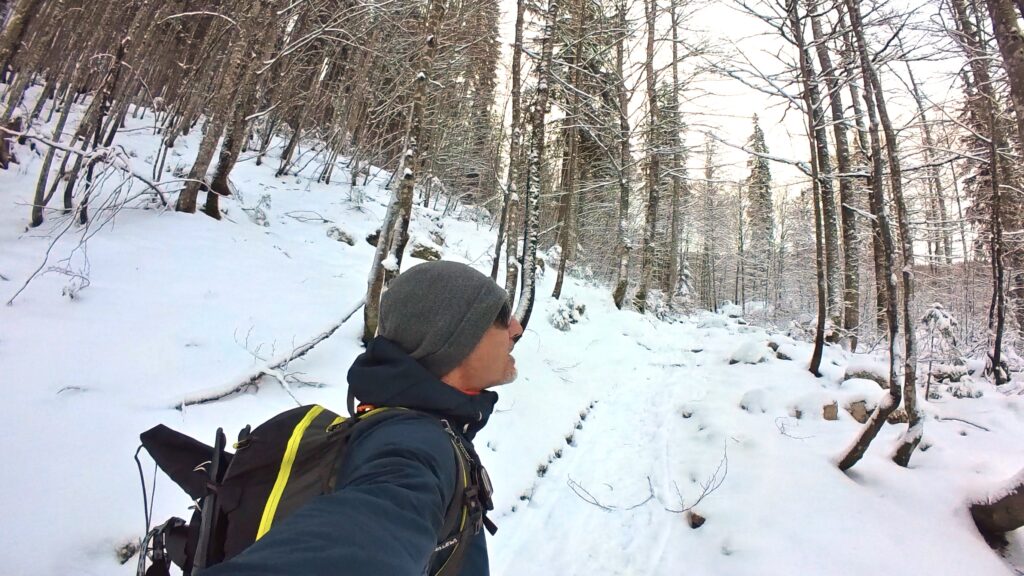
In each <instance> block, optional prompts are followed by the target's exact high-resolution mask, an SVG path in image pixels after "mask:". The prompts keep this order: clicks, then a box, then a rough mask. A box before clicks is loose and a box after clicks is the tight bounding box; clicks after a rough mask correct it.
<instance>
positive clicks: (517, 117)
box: [491, 0, 526, 298]
mask: <svg viewBox="0 0 1024 576" xmlns="http://www.w3.org/2000/svg"><path fill="white" fill-rule="evenodd" d="M525 12H526V1H525V0H516V31H515V42H514V43H513V45H512V126H511V129H510V130H509V142H508V175H507V177H506V178H505V199H504V202H503V203H502V206H501V222H500V223H499V225H498V239H497V240H496V241H495V242H494V264H493V265H492V266H491V279H492V280H497V279H498V264H499V263H500V262H501V245H502V243H503V242H504V240H505V234H506V233H507V234H508V237H509V240H510V241H511V242H510V243H514V239H515V238H517V237H518V236H517V235H516V228H515V226H514V222H515V220H516V217H517V216H518V212H519V210H518V208H519V196H518V190H519V189H518V186H517V182H518V176H519V175H518V174H517V173H516V170H517V169H518V168H519V166H518V165H517V164H518V161H519V148H520V147H521V146H522V142H523V121H522V111H521V108H522V90H523V89H522V85H521V80H520V77H521V74H522V68H523V64H522V61H523V25H524V23H523V21H524V16H525ZM506 231H507V232H506ZM514 273H515V267H514V266H508V267H506V270H505V274H506V276H505V288H506V292H508V295H509V298H515V294H514V293H515V287H514V286H512V289H511V290H508V288H509V282H514V280H513V281H510V280H509V276H508V275H509V274H514Z"/></svg>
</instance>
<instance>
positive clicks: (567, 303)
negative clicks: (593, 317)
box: [548, 297, 587, 332]
mask: <svg viewBox="0 0 1024 576" xmlns="http://www.w3.org/2000/svg"><path fill="white" fill-rule="evenodd" d="M586 311H587V307H586V306H585V305H583V304H577V303H576V302H575V301H574V300H573V299H572V298H571V297H570V298H566V299H565V300H562V301H560V302H559V303H558V308H557V309H556V310H555V311H554V312H552V313H551V315H550V316H548V322H550V323H551V325H552V326H554V327H555V328H557V329H559V330H561V331H562V332H568V331H569V328H570V327H571V326H572V325H573V324H577V323H579V321H580V320H582V319H583V314H584V313H585V312H586Z"/></svg>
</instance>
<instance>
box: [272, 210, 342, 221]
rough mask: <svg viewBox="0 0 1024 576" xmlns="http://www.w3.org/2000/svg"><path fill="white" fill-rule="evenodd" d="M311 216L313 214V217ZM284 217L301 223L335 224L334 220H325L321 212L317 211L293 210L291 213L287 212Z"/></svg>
mask: <svg viewBox="0 0 1024 576" xmlns="http://www.w3.org/2000/svg"><path fill="white" fill-rule="evenodd" d="M310 214H313V216H310ZM284 215H285V216H287V217H289V218H294V219H295V220H298V221H299V222H303V223H305V222H322V223H324V224H334V221H333V220H328V219H327V218H324V217H323V216H322V215H321V214H320V213H319V212H316V211H315V210H293V211H291V212H285V213H284Z"/></svg>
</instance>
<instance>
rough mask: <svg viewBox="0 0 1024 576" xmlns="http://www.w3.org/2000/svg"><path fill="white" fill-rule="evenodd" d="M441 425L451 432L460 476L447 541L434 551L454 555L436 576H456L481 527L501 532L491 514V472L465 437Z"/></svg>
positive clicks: (447, 521) (450, 509) (446, 529)
mask: <svg viewBox="0 0 1024 576" xmlns="http://www.w3.org/2000/svg"><path fill="white" fill-rule="evenodd" d="M441 425H442V426H443V427H444V429H445V432H447V433H448V436H449V438H450V439H451V441H452V446H453V448H454V449H455V461H456V464H457V477H456V483H455V494H454V495H453V497H452V501H451V502H450V503H449V505H448V510H447V512H446V514H445V521H444V524H443V525H442V529H441V534H443V535H444V538H443V539H442V540H441V542H440V543H439V544H438V546H437V548H435V549H434V554H435V555H438V554H443V553H445V551H448V550H450V551H451V552H450V554H449V556H448V558H447V559H446V560H445V562H444V563H443V564H442V565H441V567H440V569H438V571H437V572H435V573H434V576H452V575H455V574H458V573H459V571H460V570H461V569H462V562H463V560H464V559H465V555H466V552H467V551H468V550H469V542H470V539H472V538H473V537H474V536H475V535H476V534H477V533H478V532H479V531H480V529H481V528H486V529H487V531H488V532H490V533H491V534H492V535H493V534H494V533H495V532H496V531H497V530H498V527H497V526H495V525H494V523H493V522H491V520H490V519H489V518H487V512H488V511H489V510H491V509H493V504H492V503H491V482H490V478H489V477H488V476H487V471H486V470H484V468H483V466H481V465H480V463H479V462H478V461H477V459H476V458H474V457H473V455H472V454H470V451H469V450H468V449H467V448H466V445H465V444H464V443H463V442H462V438H461V437H460V436H459V435H458V434H457V433H456V432H455V430H453V429H452V427H451V425H450V424H449V423H448V421H447V420H445V419H441Z"/></svg>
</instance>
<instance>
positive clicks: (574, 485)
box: [565, 477, 615, 512]
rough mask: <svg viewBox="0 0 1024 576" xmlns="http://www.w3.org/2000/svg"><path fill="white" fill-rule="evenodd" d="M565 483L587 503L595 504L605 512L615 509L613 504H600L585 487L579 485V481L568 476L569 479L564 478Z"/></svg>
mask: <svg viewBox="0 0 1024 576" xmlns="http://www.w3.org/2000/svg"><path fill="white" fill-rule="evenodd" d="M565 483H566V484H568V485H569V488H571V489H572V491H573V492H575V493H576V495H577V496H579V497H580V500H583V501H584V502H586V503H587V504H590V505H593V506H597V507H598V508H600V509H601V510H604V511H606V512H612V511H614V510H615V507H614V506H608V505H605V504H602V503H601V502H600V501H599V500H598V499H597V498H596V497H595V496H594V495H593V494H591V493H590V492H587V489H586V488H584V487H583V486H581V485H580V483H579V482H577V481H575V480H573V479H572V477H569V479H568V480H566V482H565Z"/></svg>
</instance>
